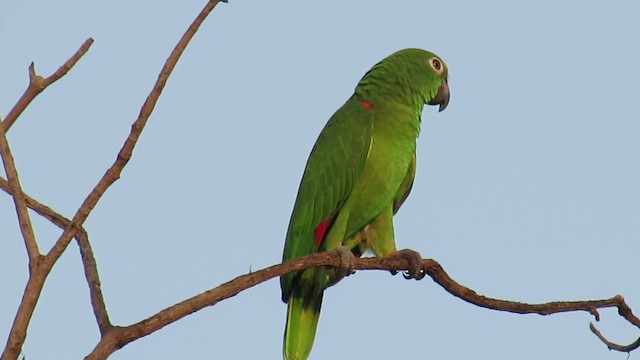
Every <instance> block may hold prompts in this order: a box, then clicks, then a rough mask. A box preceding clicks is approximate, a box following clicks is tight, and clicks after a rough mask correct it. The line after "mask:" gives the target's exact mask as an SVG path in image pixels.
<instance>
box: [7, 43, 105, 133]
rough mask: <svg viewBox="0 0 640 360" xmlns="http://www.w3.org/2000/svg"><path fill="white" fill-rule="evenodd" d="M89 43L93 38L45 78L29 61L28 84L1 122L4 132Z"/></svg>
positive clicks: (84, 50) (73, 62)
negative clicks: (38, 73) (37, 72)
mask: <svg viewBox="0 0 640 360" xmlns="http://www.w3.org/2000/svg"><path fill="white" fill-rule="evenodd" d="M91 44H93V39H91V38H89V39H87V40H86V41H85V42H84V43H83V44H82V46H80V48H79V49H78V51H76V53H75V54H73V56H71V57H70V58H69V60H67V61H66V62H65V63H64V64H62V66H60V68H58V70H56V72H54V73H53V74H52V75H51V76H49V77H47V78H43V77H42V76H40V75H37V74H36V70H35V64H34V63H31V65H29V85H28V86H27V89H26V90H25V91H24V93H23V94H22V96H21V97H20V99H19V100H18V102H17V103H16V104H15V105H14V107H13V109H11V111H9V113H8V114H7V117H6V118H5V119H4V121H3V122H2V127H3V128H4V130H5V132H6V131H9V128H11V125H13V123H15V122H16V120H18V117H20V115H21V114H22V112H23V111H24V110H25V109H26V108H27V106H29V104H30V103H31V101H33V99H35V98H36V96H38V94H40V93H41V92H42V91H43V90H44V89H46V88H47V86H49V85H51V84H53V83H54V82H56V81H57V80H58V79H60V78H61V77H63V76H65V75H66V74H67V73H68V72H69V70H71V68H72V67H73V66H74V65H75V64H76V63H77V62H78V60H80V58H81V57H82V56H83V55H84V54H85V53H86V52H87V51H89V48H90V47H91Z"/></svg>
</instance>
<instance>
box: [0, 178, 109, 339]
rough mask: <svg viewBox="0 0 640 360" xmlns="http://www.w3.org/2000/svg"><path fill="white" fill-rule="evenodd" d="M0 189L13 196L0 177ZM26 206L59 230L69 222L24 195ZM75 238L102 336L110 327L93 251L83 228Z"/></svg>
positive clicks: (47, 207) (6, 182)
mask: <svg viewBox="0 0 640 360" xmlns="http://www.w3.org/2000/svg"><path fill="white" fill-rule="evenodd" d="M0 189H2V190H4V191H5V192H7V193H8V194H10V195H11V194H13V191H12V190H11V188H10V187H9V182H8V181H7V180H5V179H3V178H1V177H0ZM24 197H25V201H26V203H27V206H28V207H29V208H30V209H32V210H34V211H35V212H37V213H38V214H39V215H40V216H42V217H44V218H45V219H47V220H49V221H51V222H52V223H53V224H54V225H56V226H57V227H59V228H61V229H63V230H64V229H65V228H66V227H67V226H68V225H69V224H70V223H71V220H69V219H67V218H66V217H64V216H62V215H60V214H59V213H57V212H56V211H55V210H53V209H51V208H50V207H49V206H47V205H44V204H42V203H41V202H39V201H38V200H36V199H34V198H32V197H30V196H29V195H27V194H24ZM75 238H76V240H77V242H78V247H79V249H80V256H81V259H82V265H83V268H84V273H85V278H86V279H87V284H88V286H89V295H90V297H91V304H92V306H93V311H94V315H95V317H96V321H97V323H98V328H99V329H100V333H101V334H104V333H105V332H106V331H107V330H108V329H109V328H110V327H111V326H112V325H111V322H110V320H109V314H108V313H107V307H106V305H105V301H104V298H103V296H102V289H101V286H100V276H99V274H98V266H97V264H96V260H95V257H94V255H93V249H92V248H91V243H90V242H89V236H88V234H87V232H86V231H85V229H84V228H80V229H79V230H78V231H76V235H75Z"/></svg>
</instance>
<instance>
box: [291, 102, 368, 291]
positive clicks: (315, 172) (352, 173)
mask: <svg viewBox="0 0 640 360" xmlns="http://www.w3.org/2000/svg"><path fill="white" fill-rule="evenodd" d="M373 124H374V114H373V110H372V109H371V105H370V104H369V103H368V102H366V101H364V100H360V99H358V98H357V96H356V95H353V96H352V97H351V98H350V99H349V100H347V102H346V103H345V104H344V105H343V106H342V107H341V108H340V109H338V111H336V113H335V114H334V115H333V116H332V117H331V118H330V119H329V121H328V122H327V124H326V125H325V127H324V129H323V130H322V132H321V133H320V135H319V137H318V139H317V140H316V143H315V145H314V147H313V150H312V151H311V155H309V159H308V160H307V165H306V167H305V170H304V174H303V175H302V181H301V182H300V188H299V189H298V196H297V198H296V202H295V205H294V208H293V212H292V214H291V220H290V222H289V229H288V231H287V237H286V241H285V247H284V254H283V261H286V260H290V259H294V258H298V257H301V256H304V255H307V254H310V253H313V252H315V251H317V249H318V247H319V246H320V243H321V241H322V238H323V236H324V234H325V233H326V231H327V230H328V228H329V227H330V226H331V224H332V220H333V219H334V218H335V216H336V214H337V213H338V212H339V210H340V208H341V207H342V205H343V204H344V202H345V201H346V199H347V198H348V197H349V194H351V190H352V189H353V186H354V184H355V182H356V179H357V178H358V176H359V175H360V173H361V171H362V168H363V167H364V163H365V161H366V159H367V156H368V155H369V150H370V148H371V141H372V134H373ZM295 276H296V273H289V274H287V275H285V276H283V277H282V278H281V286H282V297H283V300H285V301H286V299H288V296H289V293H290V291H291V286H292V282H293V279H294V278H295Z"/></svg>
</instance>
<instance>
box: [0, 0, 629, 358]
mask: <svg viewBox="0 0 640 360" xmlns="http://www.w3.org/2000/svg"><path fill="white" fill-rule="evenodd" d="M202 6H203V2H201V1H183V2H164V3H158V2H152V1H139V2H133V3H132V2H125V1H111V2H98V3H96V2H83V1H58V2H55V3H51V2H46V1H30V2H3V3H2V4H0V44H1V45H2V66H0V84H1V86H0V115H2V116H4V115H6V114H7V113H8V111H9V110H10V108H11V107H12V106H13V104H14V103H15V101H16V100H17V99H18V97H19V96H20V95H21V94H22V92H23V90H24V88H25V86H26V84H27V66H28V65H29V63H30V62H31V61H35V62H36V69H37V70H38V72H39V73H40V74H42V75H49V74H51V72H52V71H54V70H55V69H57V67H58V66H59V65H61V64H62V63H63V62H64V61H65V60H66V59H67V58H68V57H69V56H70V55H71V54H72V53H73V52H75V51H76V49H77V48H78V47H79V46H80V44H82V42H83V41H84V40H85V39H86V38H88V37H93V38H94V39H95V44H94V45H93V47H92V48H91V50H90V51H89V53H88V54H87V55H86V56H85V57H84V58H83V59H82V60H81V61H80V62H79V63H78V65H77V66H76V67H75V68H74V69H73V70H72V72H71V73H69V74H68V75H67V77H65V78H64V79H62V80H61V81H59V82H58V83H56V84H54V85H53V86H51V87H50V88H49V89H47V90H46V91H45V92H44V93H43V94H41V95H40V97H39V98H38V99H37V100H36V101H34V103H33V104H32V105H31V106H30V107H29V109H28V110H27V111H26V112H25V113H24V114H23V116H22V117H21V118H20V120H19V122H18V123H17V124H16V125H15V126H14V127H13V128H12V129H11V131H10V133H9V141H10V143H11V145H12V147H13V152H14V156H15V158H16V161H17V165H18V171H19V172H20V175H21V179H22V182H23V187H24V189H25V190H26V191H27V192H28V193H29V194H31V195H32V196H34V197H36V198H38V199H39V200H41V201H42V202H44V203H46V204H49V205H50V206H52V207H54V208H55V209H56V210H58V211H59V212H61V213H63V214H65V215H67V216H71V215H72V214H73V212H74V211H75V210H76V209H77V207H78V206H79V204H80V203H81V202H82V200H83V199H84V197H85V196H86V195H87V193H88V192H89V191H90V190H91V189H92V188H93V186H94V185H95V183H96V181H97V180H98V179H99V178H100V177H101V176H102V174H103V173H104V170H105V169H106V168H107V167H108V166H109V165H110V164H111V163H112V162H113V160H114V158H115V154H116V152H117V151H118V150H119V148H120V146H121V145H122V142H123V141H124V139H125V137H126V135H127V134H128V132H129V127H130V124H131V123H132V122H133V120H134V119H135V117H136V116H137V113H138V110H139V107H140V105H141V104H142V102H143V100H144V98H145V97H146V96H147V94H148V92H149V90H150V89H151V86H152V84H153V82H154V81H155V78H156V76H157V73H158V71H159V69H160V67H161V66H162V63H163V62H164V60H165V59H166V57H167V56H168V54H169V52H170V50H171V49H172V48H173V46H174V45H175V43H176V41H177V40H178V38H179V37H180V36H181V35H182V33H183V31H184V30H185V29H186V27H187V26H188V25H189V24H190V23H191V21H192V19H193V18H194V17H195V15H196V14H197V12H198V11H199V10H200V8H201V7H202ZM639 11H640V6H639V5H638V4H637V3H636V2H631V1H610V2H607V3H606V4H605V3H603V2H601V1H580V2H578V1H564V2H560V1H551V0H548V1H537V2H531V1H506V0H505V1H494V2H491V3H487V2H476V1H449V2H445V1H440V2H434V1H417V0H414V1H402V2H398V3H393V2H389V1H350V2H343V3H340V4H329V3H327V2H299V1H279V2H273V1H271V2H266V1H231V3H230V4H226V5H225V4H221V5H220V6H218V7H217V8H216V9H215V10H214V12H213V13H212V14H211V16H210V17H209V18H208V20H207V21H206V22H205V24H204V25H203V27H202V28H201V30H200V32H199V33H198V34H197V35H196V37H195V38H194V40H193V42H192V43H191V45H190V46H189V48H187V51H186V52H185V54H184V56H183V58H182V59H181V60H180V62H179V63H178V66H177V68H176V70H175V72H174V74H173V75H172V77H171V79H170V80H169V82H168V85H167V87H166V89H165V92H164V94H163V96H162V97H161V99H160V101H159V103H158V106H157V107H156V110H155V112H154V114H153V115H152V117H151V119H150V122H149V124H148V126H147V129H146V130H145V132H144V133H143V135H142V137H141V139H140V141H139V143H138V146H137V148H136V150H135V152H134V157H133V160H132V161H131V162H130V164H129V165H128V167H127V168H126V169H125V171H124V172H123V174H122V177H121V179H120V180H119V181H118V182H116V183H115V184H114V185H113V186H112V187H111V188H110V189H109V191H108V192H107V194H106V195H105V197H104V198H103V200H102V201H101V202H100V203H99V204H98V206H97V207H96V209H95V211H94V212H93V213H92V214H91V216H90V218H89V219H88V221H87V223H86V228H87V230H88V231H89V234H90V236H91V241H92V244H93V246H94V251H95V253H96V257H97V261H98V265H99V269H100V273H101V276H102V281H103V291H104V294H105V297H106V301H107V306H108V308H109V311H110V314H111V317H112V319H113V321H114V322H115V323H117V324H122V325H126V324H129V323H131V322H135V321H138V320H140V319H142V318H144V317H147V316H149V315H151V314H153V313H155V312H157V311H158V310H160V309H162V308H165V307H167V306H169V305H172V304H174V303H176V302H178V301H180V300H182V299H184V298H186V297H189V296H191V295H194V294H196V293H199V292H201V291H204V290H206V289H209V288H212V287H214V286H216V285H218V284H220V283H222V282H225V281H227V280H229V279H231V278H233V277H235V276H237V275H240V274H242V273H246V272H247V271H248V270H249V269H250V268H251V269H258V268H262V267H265V266H268V265H271V264H274V263H277V262H279V260H280V257H281V253H282V245H283V241H284V240H283V239H284V234H285V230H286V226H287V222H288V220H289V215H290V211H291V208H292V205H293V201H294V198H295V195H296V190H297V186H298V182H299V180H300V176H301V174H302V170H303V167H304V163H305V160H306V158H307V156H308V153H309V151H310V149H311V147H312V145H313V142H314V141H315V138H316V136H317V134H318V133H319V131H320V129H321V128H322V126H323V125H324V123H325V122H326V120H327V119H328V118H329V116H331V114H332V113H333V112H334V111H335V110H336V109H337V108H338V107H339V106H340V105H341V104H342V103H343V102H344V101H345V100H346V99H347V98H348V97H349V95H350V94H351V93H352V91H353V88H354V86H355V84H356V83H357V81H358V80H359V79H360V77H361V76H362V75H363V74H364V73H365V72H366V71H367V70H368V69H369V68H370V67H371V66H372V65H373V64H375V63H376V62H377V61H378V60H380V59H381V58H383V57H385V56H386V55H388V54H390V53H392V52H394V51H396V50H398V49H401V48H405V47H421V48H425V49H429V50H431V51H433V52H435V53H437V54H438V55H440V56H441V57H442V58H443V59H444V60H445V61H446V62H447V64H448V66H449V69H450V87H451V93H452V96H451V103H450V104H449V107H448V108H447V110H446V111H445V112H442V113H437V111H436V109H435V108H432V107H429V108H427V109H425V112H424V114H423V124H422V134H421V137H420V139H419V142H418V172H417V178H416V182H415V185H414V189H413V192H412V194H411V196H410V197H409V199H408V200H407V202H406V203H405V205H404V206H403V209H402V210H401V211H400V212H399V214H398V215H397V217H396V221H395V223H396V226H395V227H396V238H397V244H398V247H399V248H405V247H408V248H412V249H415V250H418V251H420V252H421V253H422V254H423V256H425V257H431V258H434V259H436V260H438V261H439V262H441V263H442V265H443V266H444V267H445V269H446V270H448V271H449V273H450V275H451V276H452V277H454V278H455V279H457V280H458V281H460V282H461V283H463V284H465V285H467V286H470V287H471V288H474V289H475V290H476V291H478V292H479V293H482V294H485V295H489V296H495V297H502V298H508V299H513V300H519V301H529V302H542V301H550V300H571V299H595V298H605V297H610V296H613V295H615V294H618V293H620V294H623V295H625V296H626V299H627V301H628V303H629V304H630V305H631V306H632V308H634V309H636V312H639V311H640V288H639V287H638V282H637V279H638V278H637V276H638V275H637V261H638V254H639V253H640V187H639V185H638V184H640V167H638V166H637V164H638V154H640V142H639V141H638V136H639V134H640V122H639V121H638V119H640V111H639V110H638V106H637V102H638V94H640V69H639V68H638V66H637V62H638V58H639V57H640V41H639V40H638V34H640V23H638V21H637V14H638V13H639ZM34 223H35V226H36V234H37V236H38V238H39V241H40V246H41V247H42V248H44V249H48V248H49V247H50V246H51V244H53V242H54V241H55V239H56V238H57V236H58V234H59V231H58V230H57V229H56V228H54V227H53V226H51V225H49V224H47V223H46V222H45V221H43V220H40V219H38V218H37V217H34ZM0 239H1V240H0V286H1V287H2V289H3V291H2V296H0V337H1V338H2V339H3V340H2V343H3V344H4V341H5V340H4V339H6V335H7V333H8V329H9V326H10V324H11V322H12V320H13V315H14V313H15V309H16V306H17V304H18V301H19V299H20V296H21V294H22V289H23V287H24V283H25V281H26V278H27V266H26V252H25V250H24V246H23V243H22V240H21V238H20V235H19V230H18V227H17V226H16V220H15V214H14V211H13V204H12V202H11V199H10V197H9V196H7V195H4V196H0ZM285 308H286V306H285V305H284V304H283V303H282V302H281V301H280V294H279V284H278V282H277V281H275V280H273V281H270V282H268V283H265V284H263V285H260V286H258V287H255V288H253V289H250V290H249V291H246V292H244V293H242V294H240V295H238V296H236V297H235V298H232V299H230V300H227V301H224V302H223V303H220V304H219V305H217V306H214V307H212V308H207V309H205V310H203V311H200V312H198V313H196V314H193V315H191V316H189V317H188V318H186V319H184V320H182V321H179V322H178V323H175V324H173V325H170V326H168V327H166V328H164V329H162V330H160V331H159V332H157V333H154V334H152V335H150V336H148V337H146V338H144V339H141V340H139V341H136V342H135V343H132V344H130V345H128V346H127V347H125V348H124V349H122V350H120V351H118V352H117V353H115V354H114V355H113V356H112V357H111V358H112V359H140V358H156V359H173V358H222V359H248V358H261V359H280V358H281V341H282V331H283V327H284V316H285ZM601 315H602V318H603V320H602V321H601V323H600V324H599V326H600V327H601V329H602V330H603V332H604V334H605V335H607V336H609V337H610V339H611V340H614V341H618V342H622V343H627V342H631V341H633V340H635V339H636V338H637V337H638V335H640V332H639V331H638V329H635V328H633V327H632V326H631V325H628V324H626V323H625V322H624V321H622V320H621V319H619V318H618V316H617V314H616V312H615V311H613V310H607V311H602V312H601ZM590 321H592V318H591V317H590V316H589V315H587V314H584V313H575V314H562V315H554V316H548V317H542V316H538V315H526V316H524V315H515V314H506V313H499V312H494V311H489V310H485V309H480V308H477V307H475V306H473V305H470V304H467V303H464V302H462V301H461V300H458V299H456V298H453V297H452V296H451V295H449V294H448V293H446V292H445V291H444V290H443V289H441V288H440V287H438V286H437V285H435V284H434V283H433V282H432V281H430V280H428V279H427V280H425V281H422V282H419V283H417V282H414V281H404V280H403V279H401V278H400V277H392V276H389V275H388V274H387V273H384V272H369V273H364V272H360V273H358V274H357V275H356V276H353V277H350V278H348V279H347V280H345V281H343V282H342V283H340V284H339V285H338V286H335V287H333V288H331V289H330V290H329V291H328V292H327V294H326V295H325V301H324V304H323V311H322V318H321V320H320V327H319V330H318V336H317V339H316V343H315V346H314V350H313V352H312V355H311V357H310V359H327V358H334V359H344V358H371V359H388V358H403V359H464V358H474V359H513V358H514V357H515V358H518V359H626V354H621V353H615V352H609V351H608V350H607V349H606V348H605V346H604V345H602V344H601V343H600V342H599V341H598V340H597V339H596V338H595V337H594V336H593V335H592V334H591V333H590V332H589V330H588V323H589V322H590ZM97 340H98V330H97V326H96V325H95V322H94V320H93V316H92V313H91V308H90V305H89V299H88V291H87V287H86V284H85V282H84V278H83V274H82V268H81V263H80V259H79V256H78V251H77V248H76V246H75V245H71V246H70V247H69V249H68V250H67V252H66V253H65V254H64V256H63V257H62V258H61V259H60V261H59V263H58V264H57V265H56V267H55V268H54V270H53V272H52V274H51V276H50V278H49V281H48V282H47V284H46V286H45V289H44V292H43V295H42V298H41V300H40V302H39V304H38V307H37V309H36V312H35V315H34V318H33V321H32V324H31V327H30V328H29V335H28V339H27V342H26V344H25V346H24V353H25V355H26V357H27V359H43V358H58V359H63V358H66V359H77V358H81V357H83V356H84V355H86V354H87V353H88V352H89V351H90V350H91V348H92V347H93V345H95V343H96V342H97Z"/></svg>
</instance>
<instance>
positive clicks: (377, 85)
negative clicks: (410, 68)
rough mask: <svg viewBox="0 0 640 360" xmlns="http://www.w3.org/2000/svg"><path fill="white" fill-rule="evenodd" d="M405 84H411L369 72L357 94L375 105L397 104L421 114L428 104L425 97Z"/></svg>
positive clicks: (358, 87)
mask: <svg viewBox="0 0 640 360" xmlns="http://www.w3.org/2000/svg"><path fill="white" fill-rule="evenodd" d="M405 84H410V82H407V81H405V80H404V79H400V78H394V79H389V77H388V76H385V77H384V78H380V77H377V76H376V75H375V74H372V73H371V72H369V73H367V74H366V75H365V76H364V77H363V78H362V80H360V82H359V83H358V86H356V89H355V93H356V95H358V96H359V97H360V98H361V99H365V100H367V101H369V102H371V103H373V104H376V103H377V104H381V103H387V104H388V103H395V104H397V105H402V106H407V107H410V108H411V109H413V110H414V111H416V112H417V113H418V114H421V113H422V109H423V107H424V104H425V103H426V100H425V98H424V96H423V95H422V94H421V93H420V92H419V91H416V89H413V87H412V86H410V85H405Z"/></svg>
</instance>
